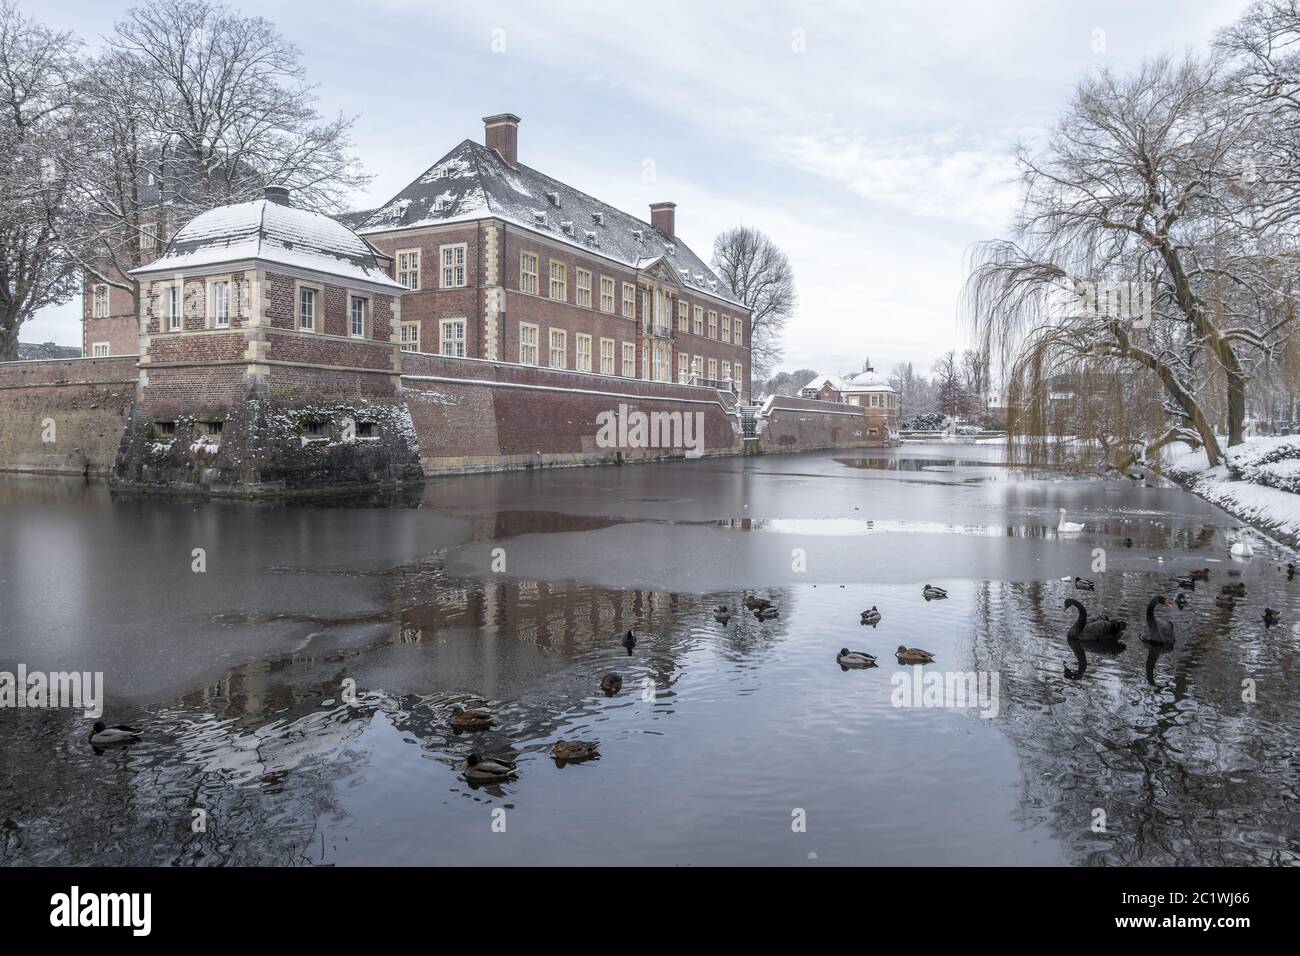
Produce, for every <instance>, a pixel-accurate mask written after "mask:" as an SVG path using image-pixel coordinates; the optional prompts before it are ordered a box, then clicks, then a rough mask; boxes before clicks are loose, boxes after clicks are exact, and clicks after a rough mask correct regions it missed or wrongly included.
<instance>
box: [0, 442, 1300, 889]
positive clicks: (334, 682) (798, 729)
mask: <svg viewBox="0 0 1300 956" xmlns="http://www.w3.org/2000/svg"><path fill="white" fill-rule="evenodd" d="M1001 457H1002V450H1001V449H1000V448H998V447H996V446H992V447H989V446H949V445H933V446H910V447H907V448H903V449H891V450H882V451H869V452H836V453H833V454H825V455H816V454H806V455H794V456H770V457H762V458H756V459H725V460H707V461H697V462H690V463H680V462H679V463H666V464H662V465H644V466H635V467H625V468H601V469H583V470H559V471H547V472H538V473H527V474H515V475H500V476H473V477H465V478H454V479H443V480H438V481H433V482H430V483H429V484H428V485H427V486H426V487H425V488H424V489H423V490H422V491H420V492H415V493H413V494H408V495H400V496H390V497H384V498H381V499H374V500H365V501H338V502H331V503H330V505H329V506H325V505H319V504H317V505H306V504H291V505H278V506H268V505H249V504H243V503H240V504H230V503H208V504H198V503H194V502H178V501H165V500H156V499H141V498H115V497H112V496H110V494H109V493H108V491H107V490H106V489H105V488H104V487H103V486H100V485H89V486H88V485H85V484H82V483H80V482H63V481H59V480H53V479H26V478H22V479H20V478H7V479H3V478H0V670H8V671H13V670H14V669H16V667H17V665H18V664H19V663H23V664H25V665H26V666H27V668H28V670H29V671H36V670H44V671H54V670H72V669H75V670H82V671H87V670H88V671H103V672H104V677H105V684H106V691H107V697H108V707H107V712H106V714H105V718H106V719H107V720H108V721H109V722H110V723H119V722H125V723H132V724H137V725H139V726H142V727H144V728H145V729H146V735H145V738H144V739H143V740H142V741H141V742H139V743H137V744H134V745H132V746H130V747H128V748H118V749H109V750H105V751H103V752H99V753H97V752H96V751H95V750H94V749H93V748H91V747H90V746H89V744H88V742H87V739H86V735H87V732H88V722H87V721H86V720H84V719H83V718H82V715H81V714H80V713H70V712H67V711H37V710H0V862H3V863H6V864H11V865H12V864H58V863H94V864H122V863H145V864H169V863H179V864H229V863H235V864H238V863H273V864H307V865H319V864H353V863H378V864H451V865H465V864H476V863H483V864H490V863H615V864H621V863H655V864H716V863H723V864H747V863H754V864H758V863H763V864H771V863H777V864H807V865H826V864H832V865H834V864H857V863H867V864H953V863H955V864H1084V865H1114V864H1219V863H1227V864H1279V863H1295V862H1297V859H1298V858H1300V825H1298V824H1297V822H1296V820H1297V819H1298V818H1300V815H1298V814H1297V809H1298V808H1297V793H1296V788H1297V782H1298V781H1300V766H1298V763H1300V762H1298V761H1297V749H1298V746H1300V745H1298V744H1297V741H1298V739H1300V737H1298V735H1297V729H1300V696H1298V695H1297V693H1296V690H1295V675H1296V671H1297V654H1296V642H1297V630H1296V627H1297V625H1298V624H1300V581H1296V582H1295V583H1294V584H1292V583H1289V582H1288V581H1287V580H1286V576H1285V574H1284V573H1283V572H1282V571H1281V570H1280V569H1279V565H1282V564H1285V562H1286V561H1288V560H1290V559H1291V556H1290V555H1289V554H1288V553H1286V552H1284V551H1282V550H1281V549H1279V548H1276V547H1275V546H1273V545H1270V544H1267V543H1264V544H1262V545H1261V546H1260V547H1258V548H1257V554H1256V557H1255V558H1254V559H1253V560H1251V561H1250V562H1248V563H1241V562H1234V561H1233V560H1232V559H1231V558H1229V555H1228V539H1227V537H1226V534H1227V533H1229V532H1232V531H1234V530H1235V529H1236V523H1235V522H1234V521H1232V519H1231V518H1230V517H1229V516H1228V515H1226V514H1224V513H1223V512H1221V511H1219V510H1218V509H1216V508H1213V507H1212V506H1210V505H1207V504H1205V503H1204V502H1202V501H1200V500H1199V499H1197V498H1195V497H1193V496H1191V495H1188V494H1185V493H1183V492H1181V491H1179V490H1178V489H1176V488H1172V487H1145V486H1143V485H1140V484H1134V483H1132V482H1129V481H1123V482H1118V481H1111V482H1102V481H1093V480H1076V479H1071V478H1068V477H1063V476H1060V475H1053V474H1046V473H1034V472H1025V471H1022V470H1018V469H1015V468H1010V467H1007V466H1005V465H1004V464H1003V463H1002V462H1001ZM1058 507H1065V508H1067V509H1068V510H1069V517H1070V519H1071V520H1074V521H1083V522H1085V523H1086V528H1085V530H1084V531H1083V532H1082V533H1080V534H1075V535H1064V536H1062V535H1058V534H1057V533H1056V531H1055V527H1056V523H1057V512H1056V509H1057V508H1058ZM195 548H202V549H204V552H205V555H204V556H205V560H206V571H204V572H203V573H195V571H194V570H193V560H194V558H193V550H194V549H195ZM1096 549H1102V551H1103V552H1104V559H1105V570H1104V571H1094V570H1093V567H1094V564H1095V562H1096V561H1097V560H1098V553H1097V550H1096ZM1203 567H1208V568H1210V569H1211V577H1210V581H1209V582H1208V583H1201V584H1198V586H1197V589H1196V590H1195V591H1189V592H1187V594H1188V597H1189V598H1190V603H1189V604H1188V605H1187V607H1186V608H1185V609H1177V608H1173V607H1171V608H1170V609H1169V610H1168V611H1161V612H1160V615H1161V616H1162V617H1168V618H1170V619H1172V620H1173V621H1174V622H1175V625H1176V628H1177V632H1178V643H1177V645H1176V646H1175V647H1174V648H1173V649H1172V650H1170V651H1168V652H1166V653H1163V654H1161V655H1159V656H1156V655H1152V654H1149V653H1148V647H1147V645H1145V644H1144V643H1142V641H1141V640H1140V639H1139V638H1140V634H1141V632H1142V629H1143V625H1142V615H1143V610H1144V608H1145V605H1146V602H1147V600H1148V599H1149V598H1150V596H1152V595H1154V594H1167V595H1169V597H1170V598H1171V599H1172V598H1173V597H1174V596H1175V594H1176V593H1177V591H1178V588H1177V587H1176V585H1175V583H1174V581H1175V577H1176V576H1178V575H1179V574H1181V573H1184V572H1186V571H1187V570H1189V569H1192V568H1203ZM1232 572H1240V575H1239V576H1238V575H1236V574H1233V573H1232ZM1075 575H1082V576H1084V577H1087V578H1091V579H1093V580H1094V581H1095V582H1096V591H1095V592H1092V593H1081V592H1077V591H1076V590H1075V589H1074V587H1073V584H1072V583H1071V582H1070V581H1067V580H1063V579H1065V578H1070V579H1072V578H1073V577H1074V576H1075ZM1236 582H1244V583H1245V584H1246V587H1247V596H1246V597H1245V598H1244V599H1242V600H1241V601H1240V602H1239V603H1238V605H1237V606H1236V607H1235V608H1233V609H1231V610H1227V609H1222V608H1219V607H1216V606H1215V604H1214V597H1215V595H1217V593H1218V591H1219V587H1220V586H1221V585H1222V584H1225V583H1236ZM927 583H932V584H936V585H940V586H942V587H944V588H947V590H948V594H949V596H948V598H947V599H946V600H940V601H934V602H927V601H925V600H924V599H923V598H922V596H921V588H922V586H923V585H925V584H927ZM752 591H757V592H758V593H761V594H763V595H766V596H768V597H770V598H771V599H772V600H774V601H775V602H776V604H777V605H779V607H780V609H781V614H780V617H778V618H776V619H774V620H769V621H759V620H756V619H755V618H754V617H753V615H751V614H748V613H746V612H744V611H743V610H738V605H739V604H740V602H741V601H742V600H743V597H744V595H745V593H746V592H752ZM1068 597H1080V598H1082V599H1083V600H1084V602H1085V603H1086V604H1087V606H1088V608H1089V610H1090V611H1091V613H1092V614H1093V615H1094V616H1096V615H1098V614H1100V613H1101V612H1103V611H1105V612H1107V613H1109V614H1111V615H1112V616H1121V617H1125V618H1127V619H1128V620H1129V621H1130V622H1131V625H1130V629H1129V632H1128V634H1127V635H1126V640H1125V642H1124V643H1125V644H1126V645H1127V646H1126V647H1124V648H1123V649H1116V648H1098V647H1095V646H1094V647H1081V646H1078V645H1074V646H1072V645H1071V644H1069V643H1068V642H1067V641H1066V639H1065V632H1066V629H1067V627H1068V625H1069V623H1070V621H1071V620H1072V619H1073V613H1072V612H1071V613H1070V614H1065V613H1063V611H1062V607H1061V605H1062V601H1063V600H1064V599H1066V598H1068ZM717 604H727V605H729V606H730V607H731V608H732V609H733V610H738V613H736V615H735V616H734V617H733V618H732V619H731V621H730V622H729V623H728V624H725V625H724V624H720V623H718V622H716V621H715V620H714V618H713V615H712V613H711V609H712V608H713V607H714V606H715V605H717ZM872 605H875V606H877V607H878V608H879V609H880V611H881V613H882V614H883V620H882V622H881V623H880V625H879V626H878V627H876V628H870V627H863V626H862V625H860V624H859V612H860V611H862V610H863V609H864V608H867V607H870V606H872ZM1266 605H1267V606H1269V607H1273V608H1278V609H1280V610H1281V612H1282V623H1281V624H1280V625H1278V626H1276V627H1272V628H1266V627H1265V626H1264V624H1263V622H1262V621H1261V620H1260V618H1261V615H1262V611H1263V608H1264V606H1266ZM628 628H635V629H636V631H637V632H638V633H639V634H641V635H642V636H641V638H640V640H639V641H638V644H637V646H636V648H635V650H634V651H633V653H632V654H631V655H628V653H627V652H626V651H625V650H624V648H623V646H622V644H621V643H620V635H622V634H623V633H624V632H625V631H626V630H627V629H628ZM899 644H907V645H910V646H919V647H923V648H926V649H928V650H930V651H932V652H934V654H935V655H936V658H937V660H936V662H935V663H934V664H930V665H927V666H926V667H925V668H924V673H923V674H922V675H915V674H913V673H912V672H911V671H910V670H906V669H904V668H902V667H900V666H899V665H897V664H896V663H895V662H894V659H893V656H892V651H893V649H894V648H895V647H897V646H898V645H899ZM842 646H848V647H850V648H853V649H855V650H864V651H868V652H870V653H872V654H875V655H878V656H879V665H880V666H878V667H876V668H874V669H868V670H852V671H844V670H842V669H841V668H840V667H838V666H837V664H836V662H835V652H836V650H837V649H838V648H840V647H842ZM609 671H618V672H620V673H621V674H622V676H623V689H622V691H621V692H620V693H619V694H617V695H616V696H614V697H612V698H607V697H605V696H604V695H603V694H602V693H601V692H600V689H599V687H598V683H599V680H600V677H601V676H602V675H603V674H605V673H607V672H609ZM967 672H969V673H974V674H977V675H981V676H983V677H986V678H988V677H991V676H994V675H995V676H996V678H997V681H998V683H997V695H996V701H995V702H994V705H993V706H986V707H984V709H983V713H984V714H985V716H981V710H980V708H979V707H978V706H976V705H977V702H976V701H968V703H970V704H971V705H972V706H968V707H965V708H958V707H942V706H932V707H926V706H896V705H897V704H899V703H905V702H906V701H901V700H899V699H898V693H901V689H900V690H899V691H898V693H896V692H895V685H896V684H898V683H899V682H900V681H906V682H907V685H906V686H908V687H917V688H918V689H922V688H923V687H924V684H922V683H921V682H922V681H923V680H924V678H925V677H927V676H930V675H935V676H937V677H943V676H944V675H956V674H958V673H967ZM913 681H916V683H915V684H914V683H912V682H913ZM352 686H355V688H356V691H357V695H358V696H356V697H350V696H349V695H348V694H347V691H346V689H347V688H349V687H352ZM986 686H987V685H986ZM349 700H350V701H351V702H349ZM466 701H474V702H483V703H485V704H486V705H487V706H488V707H489V708H490V709H491V710H492V711H493V712H494V713H495V714H496V715H497V717H498V721H499V722H498V723H497V725H496V726H495V727H494V728H493V729H492V730H491V731H488V732H483V733H464V734H457V733H455V732H453V731H452V730H451V729H450V728H449V726H448V724H447V717H448V714H449V711H450V708H451V707H452V706H454V705H456V704H457V703H463V702H466ZM916 702H917V703H922V704H923V703H925V702H926V698H925V697H924V696H921V697H919V699H918V700H917V701H916ZM932 702H935V701H932ZM939 702H941V701H939ZM950 702H951V701H950ZM994 711H996V712H995V713H994ZM560 738H583V739H599V741H600V743H601V752H602V756H601V758H600V759H599V760H596V761H592V762H589V763H585V764H580V765H568V766H564V767H557V766H556V765H555V763H554V762H553V761H552V760H551V759H550V758H549V757H548V755H547V751H548V750H549V747H550V745H551V744H552V743H553V742H554V741H555V740H557V739H560ZM473 750H478V751H480V752H482V753H484V754H486V755H490V756H496V757H508V758H510V759H514V760H516V761H517V762H518V768H519V773H518V777H517V779H514V780H511V781H509V782H506V783H504V784H501V785H493V786H490V787H471V786H470V785H469V784H468V783H466V781H465V780H464V779H463V777H462V776H461V774H460V769H459V765H460V763H461V762H462V761H463V760H464V758H465V757H466V756H467V755H468V754H469V753H470V752H471V751H473ZM195 809H202V810H204V811H205V812H206V818H207V829H206V832H200V833H195V832H193V830H192V820H193V811H194V810H195ZM501 811H504V813H502V812H501ZM1101 824H1104V829H1103V828H1102V826H1101ZM503 828H504V832H500V831H501V830H502V829H503Z"/></svg>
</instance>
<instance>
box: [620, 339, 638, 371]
mask: <svg viewBox="0 0 1300 956" xmlns="http://www.w3.org/2000/svg"><path fill="white" fill-rule="evenodd" d="M623 377H624V378H636V343H635V342H624V343H623Z"/></svg>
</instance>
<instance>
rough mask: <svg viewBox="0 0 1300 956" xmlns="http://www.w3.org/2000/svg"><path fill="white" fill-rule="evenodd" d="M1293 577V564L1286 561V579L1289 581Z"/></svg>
mask: <svg viewBox="0 0 1300 956" xmlns="http://www.w3.org/2000/svg"><path fill="white" fill-rule="evenodd" d="M1293 577H1295V562H1294V561H1288V562H1287V566H1286V579H1287V580H1288V581H1290V580H1291V579H1292V578H1293Z"/></svg>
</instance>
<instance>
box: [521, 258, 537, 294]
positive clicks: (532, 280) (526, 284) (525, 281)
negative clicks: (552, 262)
mask: <svg viewBox="0 0 1300 956" xmlns="http://www.w3.org/2000/svg"><path fill="white" fill-rule="evenodd" d="M537 288H538V286H537V253H535V252H521V253H519V291H520V292H527V293H528V294H529V295H537Z"/></svg>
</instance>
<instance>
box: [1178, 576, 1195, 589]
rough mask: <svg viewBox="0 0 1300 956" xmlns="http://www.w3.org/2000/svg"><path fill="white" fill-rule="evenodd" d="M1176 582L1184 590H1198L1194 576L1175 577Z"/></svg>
mask: <svg viewBox="0 0 1300 956" xmlns="http://www.w3.org/2000/svg"><path fill="white" fill-rule="evenodd" d="M1174 583H1175V584H1177V585H1178V586H1179V587H1180V588H1182V589H1183V590H1184V591H1195V590H1196V581H1195V580H1194V579H1192V578H1175V579H1174Z"/></svg>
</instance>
